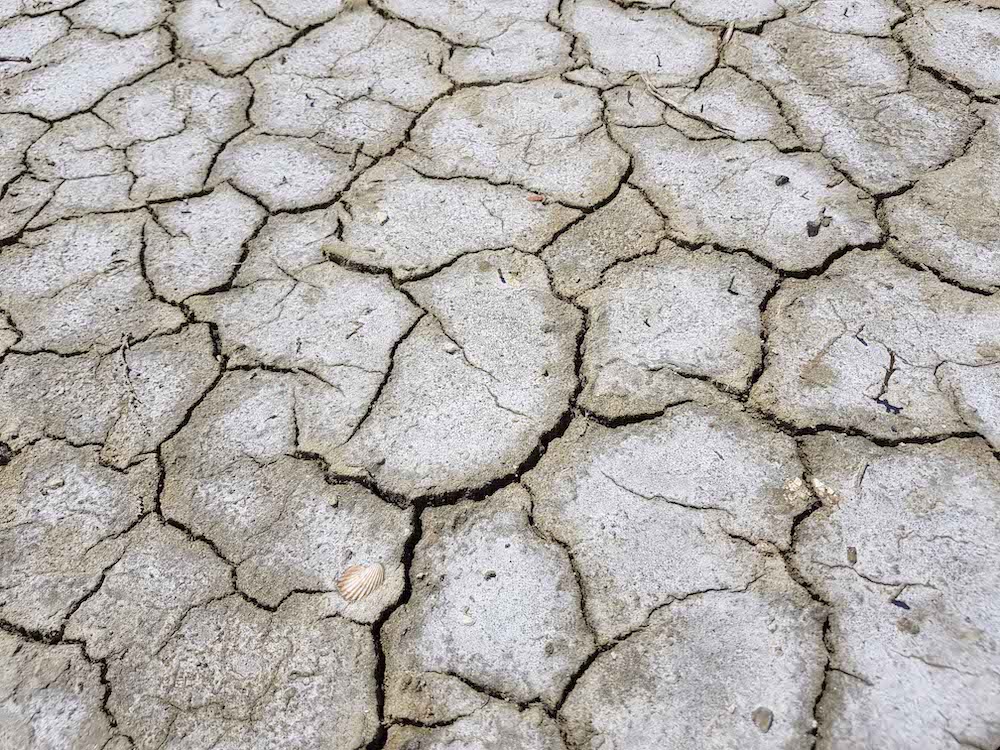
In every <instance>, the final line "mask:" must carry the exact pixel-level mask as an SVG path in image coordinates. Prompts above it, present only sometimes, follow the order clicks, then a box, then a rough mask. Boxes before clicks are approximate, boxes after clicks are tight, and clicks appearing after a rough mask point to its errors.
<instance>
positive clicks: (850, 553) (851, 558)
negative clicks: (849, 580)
mask: <svg viewBox="0 0 1000 750" xmlns="http://www.w3.org/2000/svg"><path fill="white" fill-rule="evenodd" d="M847 562H849V563H850V564H851V565H855V564H856V563H857V562H858V548H857V547H848V548H847Z"/></svg>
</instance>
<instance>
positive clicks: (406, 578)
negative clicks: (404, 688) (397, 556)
mask: <svg viewBox="0 0 1000 750" xmlns="http://www.w3.org/2000/svg"><path fill="white" fill-rule="evenodd" d="M423 511H424V508H423V507H421V506H415V507H414V508H413V512H412V515H411V521H410V522H411V524H412V528H411V530H410V535H409V536H408V537H407V539H406V542H405V543H404V544H403V556H402V561H401V562H402V565H403V592H402V593H401V594H400V595H399V599H397V600H396V603H395V604H394V605H393V606H391V607H387V608H386V609H385V610H384V611H383V612H382V614H381V615H380V616H379V618H378V619H377V620H376V621H375V622H373V623H372V626H371V630H372V641H373V642H374V644H375V702H376V709H377V716H378V727H377V728H376V730H375V736H374V737H373V738H372V740H371V742H369V743H368V744H367V745H366V746H365V748H366V750H382V749H383V748H384V747H385V745H386V742H387V741H388V738H389V737H388V724H387V723H386V718H385V646H384V644H383V643H382V628H383V627H384V626H385V624H386V622H388V620H389V618H390V617H392V615H393V613H395V612H396V610H398V609H400V608H401V607H404V606H406V603H407V602H409V601H410V597H411V596H412V595H413V579H412V571H413V557H414V555H415V554H416V549H417V545H418V544H419V543H420V539H421V536H422V535H423V530H424V526H423Z"/></svg>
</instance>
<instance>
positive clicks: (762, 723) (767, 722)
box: [750, 706, 774, 734]
mask: <svg viewBox="0 0 1000 750" xmlns="http://www.w3.org/2000/svg"><path fill="white" fill-rule="evenodd" d="M750 718H752V719H753V723H754V724H756V725H757V728H758V729H759V730H760V731H761V732H764V733H765V734H766V733H767V731H768V730H769V729H770V728H771V722H772V721H774V714H772V713H771V709H769V708H764V707H763V706H757V708H755V709H754V710H753V713H752V714H750Z"/></svg>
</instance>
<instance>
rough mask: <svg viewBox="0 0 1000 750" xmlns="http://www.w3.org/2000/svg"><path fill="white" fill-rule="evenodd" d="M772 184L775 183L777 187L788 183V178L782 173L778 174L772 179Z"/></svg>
mask: <svg viewBox="0 0 1000 750" xmlns="http://www.w3.org/2000/svg"><path fill="white" fill-rule="evenodd" d="M774 184H775V185H777V186H778V187H781V186H782V185H787V184H788V178H787V177H785V175H783V174H782V175H778V179H776V180H775V181H774Z"/></svg>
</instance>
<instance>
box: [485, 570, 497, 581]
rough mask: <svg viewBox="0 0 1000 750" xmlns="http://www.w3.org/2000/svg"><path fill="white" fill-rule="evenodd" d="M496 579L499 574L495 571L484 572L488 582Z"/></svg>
mask: <svg viewBox="0 0 1000 750" xmlns="http://www.w3.org/2000/svg"><path fill="white" fill-rule="evenodd" d="M496 577H497V572H496V571H495V570H484V571H483V578H485V579H486V580H487V581H489V580H490V579H493V578H496Z"/></svg>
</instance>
